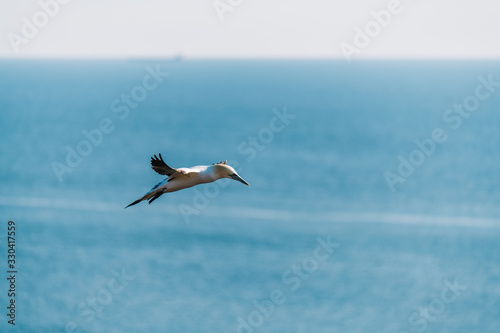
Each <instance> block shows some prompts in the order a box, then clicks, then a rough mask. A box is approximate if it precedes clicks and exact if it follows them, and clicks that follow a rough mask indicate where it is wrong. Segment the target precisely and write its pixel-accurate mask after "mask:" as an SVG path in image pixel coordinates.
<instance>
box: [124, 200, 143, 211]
mask: <svg viewBox="0 0 500 333" xmlns="http://www.w3.org/2000/svg"><path fill="white" fill-rule="evenodd" d="M141 201H142V200H141V199H139V200H136V201H134V202H132V203H131V204H130V205H128V206H127V207H125V208H123V209H127V208H129V207H130V206H133V205H137V204H138V203H139V202H141Z"/></svg>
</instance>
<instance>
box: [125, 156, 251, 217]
mask: <svg viewBox="0 0 500 333" xmlns="http://www.w3.org/2000/svg"><path fill="white" fill-rule="evenodd" d="M151 168H152V169H153V170H154V171H156V172H157V173H159V174H160V175H166V176H167V178H165V179H164V180H163V181H161V182H159V183H158V184H156V185H155V186H154V187H153V188H152V189H151V190H150V191H149V192H148V193H146V194H145V195H144V196H143V197H142V198H140V199H137V200H136V201H134V202H132V203H131V204H130V205H128V206H127V207H125V208H128V207H130V206H133V205H136V204H138V203H139V202H141V201H143V200H148V201H149V204H151V203H152V202H153V201H155V200H156V199H158V198H159V197H160V196H161V195H162V194H163V193H169V192H175V191H179V190H183V189H185V188H189V187H192V186H196V185H199V184H205V183H211V182H214V181H216V180H218V179H222V178H230V179H234V180H237V181H239V182H240V183H243V184H245V185H247V186H250V184H248V183H247V181H246V180H244V179H243V178H241V177H240V175H238V173H237V172H236V170H234V169H233V167H231V166H230V165H228V164H227V160H226V161H224V162H222V161H220V162H219V163H214V164H212V165H198V166H193V167H190V168H178V169H174V168H171V167H169V166H168V165H167V163H165V161H164V160H163V157H162V156H161V154H158V157H157V156H156V154H155V155H153V157H151Z"/></svg>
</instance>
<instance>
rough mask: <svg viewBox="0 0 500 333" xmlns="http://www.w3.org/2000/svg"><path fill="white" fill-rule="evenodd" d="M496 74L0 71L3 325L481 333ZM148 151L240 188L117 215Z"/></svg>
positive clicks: (36, 66) (279, 69)
mask: <svg viewBox="0 0 500 333" xmlns="http://www.w3.org/2000/svg"><path fill="white" fill-rule="evenodd" d="M152 73H156V74H152ZM167 73H168V74H167ZM488 82H490V83H488ZM496 82H500V67H499V64H498V62H486V61H481V62H479V61H462V62H446V61H420V62H416V61H363V62H353V63H349V64H348V63H346V62H342V61H292V60H287V61H284V60H280V61H278V60H275V61H264V60H259V61H250V60H245V61H243V60H242V61H236V60H210V61H208V60H197V61H195V60H188V61H164V60H159V59H158V60H155V59H151V60H143V61H141V60H133V61H125V60H107V61H81V60H71V61H70V60H36V61H35V60H32V61H28V60H3V61H0V109H1V112H0V133H1V137H0V138H1V144H0V156H1V159H0V181H1V184H2V186H1V187H0V216H1V219H2V220H3V221H2V222H1V224H0V225H1V226H0V235H1V239H0V252H1V253H2V254H1V255H0V267H1V272H0V274H1V276H2V279H1V281H2V282H0V295H1V296H0V302H1V306H0V308H2V309H3V310H2V316H1V318H3V319H1V320H0V331H1V332H10V331H12V332H183V333H186V332H223V333H230V332H245V333H250V332H399V333H400V332H498V330H499V329H500V312H499V311H500V310H499V309H500V287H499V286H500V261H499V259H500V242H498V239H499V236H500V220H499V218H498V216H499V212H500V208H499V207H500V206H499V204H500V191H499V190H498V189H499V186H500V172H499V165H500V155H499V152H500V149H499V148H500V131H498V124H499V121H500V113H499V107H498V105H499V102H500V84H498V83H496ZM460 105H462V106H460ZM460 108H461V109H460ZM453 110H457V111H453ZM468 110H471V111H468ZM85 133H86V134H85ZM433 138H434V140H433ZM431 140H432V141H431ZM158 153H161V154H162V156H163V157H164V159H165V160H166V161H167V163H169V164H170V165H171V166H173V167H181V166H192V165H199V164H211V163H214V162H219V161H221V160H228V161H229V163H230V164H232V165H234V166H236V167H237V170H238V171H239V173H240V175H241V176H242V177H243V178H244V179H246V180H247V181H248V182H249V183H250V184H251V186H250V187H246V186H244V185H242V184H240V183H237V182H234V181H229V180H228V181H226V182H223V181H221V182H217V183H214V184H211V185H203V186H200V187H196V188H192V189H187V190H184V191H180V192H177V193H170V194H166V195H163V196H162V197H161V198H159V199H158V200H157V201H155V202H154V203H153V204H151V205H148V204H146V203H141V204H139V205H136V206H133V207H130V208H127V209H123V207H125V206H126V205H128V204H129V203H131V202H132V201H134V200H136V199H137V198H139V197H141V196H142V195H143V194H144V193H145V192H147V191H148V190H149V189H150V188H151V187H152V186H154V185H155V184H156V183H158V182H159V181H160V180H162V179H163V176H160V175H158V174H155V173H154V171H152V170H151V168H150V165H149V159H150V157H151V156H152V155H153V154H158ZM388 179H389V180H388ZM9 220H13V221H15V223H16V236H15V239H16V247H15V248H16V264H15V265H16V266H15V269H16V271H17V273H16V283H15V289H16V290H15V294H16V296H15V298H14V299H15V302H16V303H15V304H16V319H15V324H16V325H15V326H13V325H11V324H9V323H8V320H10V318H9V317H8V316H7V315H6V314H7V313H8V311H9V310H8V309H7V306H8V305H9V302H10V300H11V299H12V297H9V296H8V291H9V288H10V282H8V281H7V277H8V276H9V275H10V274H8V273H7V270H8V268H7V254H8V252H7V251H8V246H7V245H8V240H7V223H8V221H9ZM332 244H335V245H332ZM1 258H3V259H1Z"/></svg>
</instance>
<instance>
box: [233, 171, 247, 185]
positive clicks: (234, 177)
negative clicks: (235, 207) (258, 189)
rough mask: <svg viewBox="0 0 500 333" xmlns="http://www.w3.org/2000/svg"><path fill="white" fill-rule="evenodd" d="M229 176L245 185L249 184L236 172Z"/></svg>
mask: <svg viewBox="0 0 500 333" xmlns="http://www.w3.org/2000/svg"><path fill="white" fill-rule="evenodd" d="M230 177H231V178H233V179H234V180H237V181H239V182H240V183H243V184H245V185H246V186H250V184H248V183H247V182H246V181H245V180H244V179H243V178H241V177H240V176H238V174H236V173H233V174H232V175H231V176H230Z"/></svg>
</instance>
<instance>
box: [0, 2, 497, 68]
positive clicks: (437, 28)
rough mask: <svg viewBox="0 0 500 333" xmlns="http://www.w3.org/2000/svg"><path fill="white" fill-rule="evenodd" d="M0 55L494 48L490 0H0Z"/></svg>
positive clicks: (423, 53)
mask: <svg viewBox="0 0 500 333" xmlns="http://www.w3.org/2000/svg"><path fill="white" fill-rule="evenodd" d="M0 2H1V3H2V5H1V8H2V10H1V12H0V57H1V58H47V57H49V58H53V57H55V58H144V57H174V56H182V57H185V58H341V59H342V58H344V59H347V60H353V59H371V58H417V59H421V58H424V59H425V58H431V59H432V58H440V59H441V58H449V59H456V58H460V59H462V58H474V59H477V58H480V59H483V58H488V59H498V58H499V57H500V43H499V42H498V41H499V38H498V37H499V36H500V20H499V19H498V16H499V14H500V2H498V1H496V0H476V1H470V0H371V1H370V0H354V1H346V0H345V1H339V0H181V1H179V0H99V1H97V0H37V1H34V0H19V1H9V0H0Z"/></svg>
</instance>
